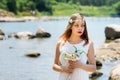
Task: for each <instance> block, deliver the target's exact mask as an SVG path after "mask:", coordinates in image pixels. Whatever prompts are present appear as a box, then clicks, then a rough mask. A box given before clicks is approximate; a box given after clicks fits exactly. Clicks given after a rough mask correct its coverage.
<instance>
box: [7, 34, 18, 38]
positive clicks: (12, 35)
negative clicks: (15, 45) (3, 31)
mask: <svg viewBox="0 0 120 80" xmlns="http://www.w3.org/2000/svg"><path fill="white" fill-rule="evenodd" d="M15 35H16V33H10V34H8V38H12V37H15Z"/></svg>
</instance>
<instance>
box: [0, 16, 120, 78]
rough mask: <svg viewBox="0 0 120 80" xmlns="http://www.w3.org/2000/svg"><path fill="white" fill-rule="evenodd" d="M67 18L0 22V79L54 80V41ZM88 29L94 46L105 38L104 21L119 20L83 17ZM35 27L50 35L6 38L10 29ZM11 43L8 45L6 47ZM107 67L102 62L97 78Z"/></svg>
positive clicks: (105, 72) (12, 30) (117, 21)
mask: <svg viewBox="0 0 120 80" xmlns="http://www.w3.org/2000/svg"><path fill="white" fill-rule="evenodd" d="M67 20H68V19H63V20H57V21H28V22H1V23H0V27H1V29H2V30H3V31H4V32H5V34H6V40H2V41H0V80H57V78H58V74H59V73H58V72H55V71H53V70H52V64H53V59H54V55H55V45H56V41H57V39H58V37H59V35H60V34H61V33H62V32H63V31H64V30H65V27H66V25H67ZM86 21H87V26H88V33H89V36H90V38H91V39H92V40H93V42H94V46H95V48H97V47H98V46H100V45H101V44H103V43H104V42H105V35H104V29H105V26H106V25H108V24H120V18H102V17H100V18H95V17H91V18H86ZM38 27H42V28H44V29H45V30H46V31H48V32H50V33H51V35H52V36H51V37H50V38H46V39H44V38H42V39H32V40H19V39H15V38H8V37H7V36H8V34H9V33H11V32H20V31H31V32H33V33H36V31H37V29H38ZM10 47H12V48H10ZM31 51H38V52H40V53H41V56H40V57H38V58H28V57H26V56H25V54H26V53H27V52H31ZM108 68H111V64H110V65H108V64H107V65H104V66H103V68H102V69H101V72H104V75H103V76H102V77H101V78H98V79H97V80H107V79H108V73H109V70H108Z"/></svg>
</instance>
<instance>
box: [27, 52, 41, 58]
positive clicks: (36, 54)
mask: <svg viewBox="0 0 120 80" xmlns="http://www.w3.org/2000/svg"><path fill="white" fill-rule="evenodd" d="M25 55H26V56H28V57H38V56H40V53H39V52H35V51H34V52H29V53H26V54H25Z"/></svg>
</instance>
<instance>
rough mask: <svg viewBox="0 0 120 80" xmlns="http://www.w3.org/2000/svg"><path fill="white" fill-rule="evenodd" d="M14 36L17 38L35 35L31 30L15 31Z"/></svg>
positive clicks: (27, 37) (31, 37)
mask: <svg viewBox="0 0 120 80" xmlns="http://www.w3.org/2000/svg"><path fill="white" fill-rule="evenodd" d="M15 37H16V38H18V39H33V38H35V35H34V34H33V33H32V32H28V31H25V32H18V33H16V34H15Z"/></svg>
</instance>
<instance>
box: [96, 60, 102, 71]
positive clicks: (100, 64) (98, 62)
mask: <svg viewBox="0 0 120 80" xmlns="http://www.w3.org/2000/svg"><path fill="white" fill-rule="evenodd" d="M96 66H97V69H101V67H102V62H101V61H99V60H96Z"/></svg>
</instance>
